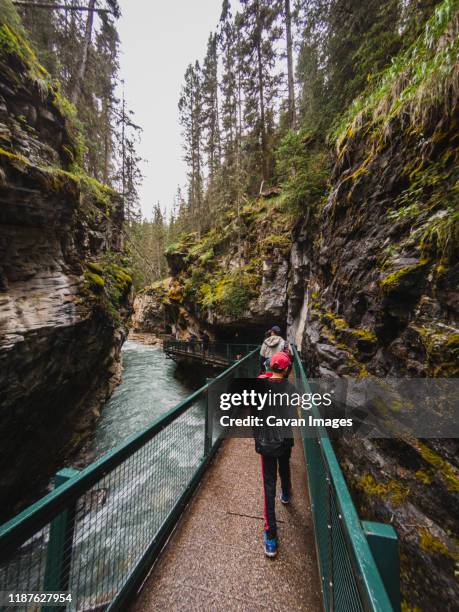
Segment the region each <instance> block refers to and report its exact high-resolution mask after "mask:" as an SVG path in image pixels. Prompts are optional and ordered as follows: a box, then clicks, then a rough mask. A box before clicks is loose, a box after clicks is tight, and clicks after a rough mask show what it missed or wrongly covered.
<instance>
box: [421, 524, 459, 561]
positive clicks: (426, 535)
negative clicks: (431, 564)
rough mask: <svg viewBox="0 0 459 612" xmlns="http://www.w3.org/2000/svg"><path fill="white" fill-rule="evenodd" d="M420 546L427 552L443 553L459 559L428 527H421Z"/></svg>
mask: <svg viewBox="0 0 459 612" xmlns="http://www.w3.org/2000/svg"><path fill="white" fill-rule="evenodd" d="M419 546H420V547H421V548H422V549H423V550H425V551H426V552H429V553H433V554H436V555H443V556H445V557H450V558H452V559H455V560H458V559H459V557H458V555H457V554H454V553H452V552H451V551H450V550H449V548H448V547H447V546H446V544H444V542H442V541H441V540H440V539H439V538H437V537H436V536H434V535H433V534H432V533H430V531H428V530H427V529H426V528H424V527H421V529H419Z"/></svg>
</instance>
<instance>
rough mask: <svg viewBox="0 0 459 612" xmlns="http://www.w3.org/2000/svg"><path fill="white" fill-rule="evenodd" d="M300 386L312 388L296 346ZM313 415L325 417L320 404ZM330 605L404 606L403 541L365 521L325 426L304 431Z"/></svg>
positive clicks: (375, 611) (375, 609) (384, 610)
mask: <svg viewBox="0 0 459 612" xmlns="http://www.w3.org/2000/svg"><path fill="white" fill-rule="evenodd" d="M293 352H294V368H293V371H294V376H295V386H296V387H297V389H298V390H299V391H300V392H302V393H310V392H311V389H310V386H309V383H308V380H307V378H306V375H305V372H304V369H303V365H302V363H301V359H300V356H299V354H298V351H297V350H296V348H295V347H293ZM311 412H312V416H313V417H317V418H318V417H320V416H321V415H320V414H319V411H318V409H317V407H315V406H313V407H312V409H311ZM302 441H303V447H304V454H305V460H306V467H307V474H308V486H309V497H310V501H311V508H312V513H313V520H314V531H315V541H316V551H317V558H318V563H319V572H320V577H321V583H322V584H321V587H322V595H323V602H324V608H325V610H327V611H328V610H333V611H337V612H354V611H356V612H359V611H361V610H363V611H367V610H368V611H372V612H390V611H392V610H395V611H398V610H400V582H399V559H398V541H397V535H396V532H395V530H394V529H393V527H392V526H391V525H385V524H382V523H370V522H364V521H360V519H359V517H358V514H357V511H356V509H355V506H354V504H353V502H352V499H351V495H350V493H349V489H348V487H347V485H346V481H345V479H344V476H343V473H342V471H341V468H340V466H339V463H338V459H337V457H336V454H335V452H334V450H333V447H332V443H331V440H330V438H329V436H328V434H327V431H326V430H325V428H323V427H317V428H315V429H314V435H313V436H311V433H310V431H309V432H308V433H306V431H305V433H304V435H303V436H302Z"/></svg>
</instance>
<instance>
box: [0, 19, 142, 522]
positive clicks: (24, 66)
mask: <svg viewBox="0 0 459 612" xmlns="http://www.w3.org/2000/svg"><path fill="white" fill-rule="evenodd" d="M63 104H64V101H63V100H62V99H61V98H60V96H59V94H58V92H57V91H56V90H55V89H53V88H52V87H51V86H50V85H49V84H48V83H47V75H46V73H45V72H44V71H43V70H42V69H41V68H40V67H39V66H38V64H37V63H36V60H35V58H34V56H33V53H32V52H31V51H30V49H29V48H28V47H27V45H26V44H25V43H23V41H21V39H20V38H19V37H18V36H16V34H15V33H14V32H13V31H12V30H11V29H10V28H9V27H8V26H7V25H5V24H3V25H1V32H0V144H1V148H0V405H1V419H0V440H1V445H0V464H1V470H0V473H1V477H0V497H1V498H2V500H8V503H5V504H3V503H2V512H3V513H5V514H8V513H9V512H11V511H12V510H13V508H14V506H15V504H16V503H17V502H21V503H23V502H25V501H27V500H28V498H29V499H30V497H32V496H35V495H36V494H37V492H38V488H39V487H40V486H41V485H43V484H44V483H46V480H47V478H48V477H49V476H50V475H51V473H52V472H53V471H54V470H55V469H56V467H57V466H58V465H61V464H62V461H63V459H64V457H65V456H67V455H68V453H69V452H71V451H72V450H74V449H76V448H77V447H78V446H79V445H80V444H81V443H82V441H83V440H84V438H85V436H86V435H87V434H88V431H89V429H90V425H91V423H92V422H93V421H94V419H95V418H96V416H97V410H98V408H99V407H100V404H101V402H103V401H105V399H106V398H107V397H108V395H109V394H110V392H111V390H112V389H113V387H114V385H115V384H116V382H117V380H118V375H119V367H118V364H119V356H120V355H119V353H120V348H121V345H122V342H123V339H124V337H125V330H124V326H123V324H122V317H123V314H122V313H123V309H124V311H125V314H126V315H127V314H128V310H129V297H128V296H129V291H130V283H131V281H130V278H129V276H128V275H127V274H126V272H125V271H124V270H123V269H122V268H121V267H120V265H119V262H118V259H119V254H120V252H121V250H122V243H121V239H120V228H121V225H122V219H123V214H122V206H121V202H120V200H119V198H118V197H117V195H116V194H115V193H114V192H111V191H110V190H109V189H108V188H105V187H104V186H102V185H99V184H98V183H96V182H95V181H93V180H92V179H90V178H89V177H87V176H85V175H84V174H82V173H81V172H78V171H77V170H75V169H74V168H75V166H74V165H73V164H74V160H75V159H76V157H77V154H78V151H77V145H76V144H75V143H76V140H75V137H74V134H73V133H72V129H71V127H70V123H69V120H68V118H67V117H66V114H65V113H64V111H63V110H62V107H63ZM70 168H72V169H73V172H70V171H69V170H70ZM118 311H120V312H121V315H120V314H118Z"/></svg>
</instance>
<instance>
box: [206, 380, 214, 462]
mask: <svg viewBox="0 0 459 612" xmlns="http://www.w3.org/2000/svg"><path fill="white" fill-rule="evenodd" d="M212 380H213V379H212V378H206V382H207V383H208V384H209V383H211V382H212ZM209 389H210V386H209V387H207V391H206V408H205V411H206V412H205V415H204V417H205V420H204V456H205V457H207V456H208V455H209V453H210V451H211V450H212V434H213V422H212V421H213V419H212V417H213V414H212V412H211V407H210V404H209Z"/></svg>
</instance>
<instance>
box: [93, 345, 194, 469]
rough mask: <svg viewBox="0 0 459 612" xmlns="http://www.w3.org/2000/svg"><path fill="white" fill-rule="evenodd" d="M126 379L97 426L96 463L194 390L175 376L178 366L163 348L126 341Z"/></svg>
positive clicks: (94, 448) (123, 351) (124, 363)
mask: <svg viewBox="0 0 459 612" xmlns="http://www.w3.org/2000/svg"><path fill="white" fill-rule="evenodd" d="M122 357H123V377H122V382H121V384H120V385H119V386H118V387H117V388H116V389H115V392H114V393H113V395H112V397H111V398H110V399H109V401H108V402H107V404H106V405H105V407H104V409H103V410H102V414H101V417H100V419H99V421H98V423H97V426H96V431H95V435H94V441H93V444H92V452H93V454H94V457H95V459H97V458H99V457H100V456H101V455H103V454H104V453H106V452H107V451H109V450H111V449H112V448H113V447H115V446H117V445H118V444H120V443H121V442H122V441H123V440H125V439H126V438H127V437H128V436H130V435H131V434H133V433H136V432H138V431H140V430H141V429H144V428H145V427H147V426H148V425H150V424H151V423H152V422H153V421H154V420H156V419H157V418H158V417H159V416H160V415H161V414H164V413H165V412H167V411H168V410H169V409H170V408H172V407H173V406H175V405H176V404H178V403H179V402H180V401H181V400H183V399H184V398H185V397H187V396H188V395H189V394H190V393H191V392H192V391H193V388H195V387H193V386H191V384H189V383H188V384H187V383H185V382H182V381H181V380H180V379H179V378H178V377H177V375H176V365H175V363H174V362H173V361H172V360H170V359H166V356H165V355H164V353H163V351H162V350H161V348H159V347H156V346H149V345H146V344H141V343H139V342H135V341H133V340H127V342H125V344H124V346H123V350H122Z"/></svg>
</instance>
